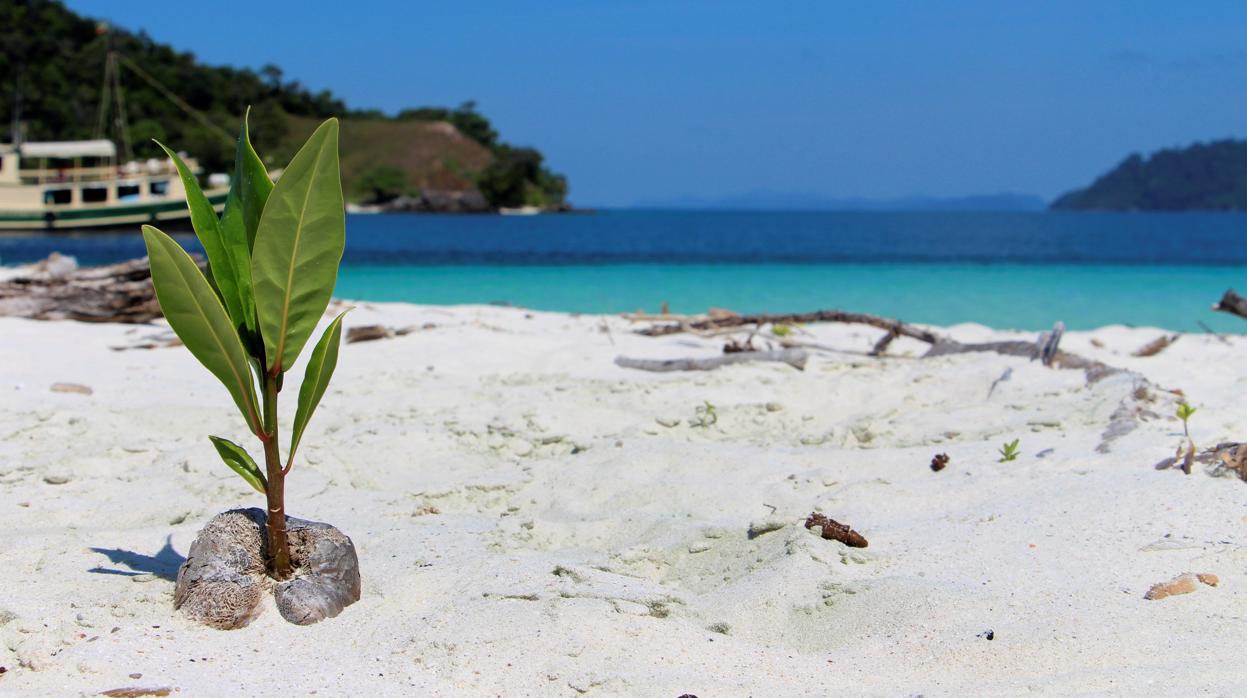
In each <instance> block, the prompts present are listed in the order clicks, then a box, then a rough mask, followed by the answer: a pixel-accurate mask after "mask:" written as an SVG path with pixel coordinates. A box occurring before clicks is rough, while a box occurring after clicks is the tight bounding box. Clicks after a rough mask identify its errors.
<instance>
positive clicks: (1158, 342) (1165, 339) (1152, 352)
mask: <svg viewBox="0 0 1247 698" xmlns="http://www.w3.org/2000/svg"><path fill="white" fill-rule="evenodd" d="M1181 336H1182V335H1180V334H1162V335H1161V336H1159V337H1157V338H1156V339H1153V340H1152V341H1150V342H1148V343H1147V344H1144V345H1143V346H1141V347H1139V348H1138V349H1137V350H1135V352H1134V354H1132V355H1131V356H1139V357H1148V356H1156V355H1157V354H1159V353H1161V352H1162V351H1164V350H1165V349H1167V348H1168V347H1169V345H1170V344H1173V343H1174V342H1176V341H1178V338H1179V337H1181Z"/></svg>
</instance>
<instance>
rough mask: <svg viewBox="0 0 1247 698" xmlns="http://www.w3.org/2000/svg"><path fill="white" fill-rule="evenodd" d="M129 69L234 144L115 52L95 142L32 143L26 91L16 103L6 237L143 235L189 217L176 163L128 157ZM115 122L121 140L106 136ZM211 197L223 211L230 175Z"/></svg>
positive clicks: (2, 202) (4, 194) (3, 189)
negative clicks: (124, 76)
mask: <svg viewBox="0 0 1247 698" xmlns="http://www.w3.org/2000/svg"><path fill="white" fill-rule="evenodd" d="M122 65H126V66H129V67H130V69H131V70H133V71H134V72H135V73H136V74H137V75H138V76H139V77H141V78H143V79H144V80H146V81H148V82H149V83H150V84H152V85H153V86H154V87H156V88H157V89H158V90H159V91H160V92H162V93H164V94H165V95H166V96H168V97H169V98H170V100H171V101H173V103H174V104H176V105H178V106H179V107H180V108H182V109H183V110H184V111H186V112H187V114H188V116H191V117H195V118H199V119H201V120H203V122H204V123H205V124H207V125H209V126H212V128H213V129H215V130H217V131H218V132H219V133H220V134H221V137H222V138H223V139H225V141H226V142H232V140H233V139H232V137H231V136H230V134H228V133H226V132H225V131H223V130H221V129H220V127H219V126H215V125H213V124H212V122H210V121H207V120H206V119H205V118H204V117H203V115H201V114H198V113H195V112H193V110H192V109H191V108H190V107H189V106H188V105H186V104H185V103H184V102H181V101H179V100H178V99H177V98H176V97H174V96H173V93H172V92H170V91H169V90H168V89H167V88H165V87H164V86H163V85H161V84H160V83H158V82H156V81H155V79H154V78H152V77H151V76H150V75H148V74H147V72H146V71H144V70H143V69H142V68H140V67H139V66H138V65H137V64H135V63H134V62H133V61H131V60H130V59H128V58H126V57H125V56H122V55H121V54H119V53H117V52H116V51H113V50H111V47H110V50H109V51H108V53H107V55H106V59H105V62H104V85H103V99H102V100H101V102H100V111H99V115H98V120H97V126H96V135H95V138H94V139H93V140H84V141H53V142H42V143H40V142H25V141H24V139H23V138H22V137H21V129H20V126H19V125H20V123H21V109H20V105H21V99H20V96H21V95H20V93H19V94H18V95H17V98H16V99H14V115H13V124H14V128H13V135H12V142H11V143H9V144H7V145H6V144H0V231H40V230H46V231H57V230H82V229H100V228H128V229H130V230H134V231H135V232H137V230H138V225H139V224H141V223H157V222H160V223H163V224H165V225H166V227H169V226H170V225H171V224H172V227H178V226H177V222H181V221H185V220H187V219H188V218H190V212H189V211H188V210H187V208H186V189H185V188H184V187H183V186H182V179H181V177H179V176H178V172H177V169H176V168H175V167H174V165H173V161H172V160H170V159H168V158H159V159H155V158H153V159H150V160H141V161H140V160H130V159H129V155H128V154H129V153H130V152H132V151H131V149H130V136H129V126H128V124H127V122H128V117H127V115H126V110H125V100H124V99H123V97H122V86H121V66H122ZM18 84H19V85H20V84H21V82H20V80H19V81H18ZM110 123H111V124H113V125H114V126H115V127H116V130H117V133H116V135H117V138H116V139H108V138H105V136H106V135H107V133H106V125H107V124H110ZM118 142H120V143H121V144H123V146H124V150H123V152H125V153H127V156H126V157H125V158H121V159H119V158H118V157H117V143H118ZM181 157H182V159H183V160H184V161H185V162H186V166H187V167H188V168H189V169H190V170H191V171H192V172H194V173H195V174H196V175H198V174H199V173H200V167H199V163H198V162H197V161H196V160H195V159H194V158H190V157H187V156H185V155H181ZM120 160H125V161H124V162H122V161H120ZM204 195H205V196H207V197H208V201H209V203H211V204H212V207H213V208H214V209H215V210H216V211H217V212H218V213H220V212H221V210H222V209H223V208H224V207H225V199H226V197H227V196H228V195H229V177H228V175H212V176H211V177H209V178H208V188H207V189H206V190H205V191H204Z"/></svg>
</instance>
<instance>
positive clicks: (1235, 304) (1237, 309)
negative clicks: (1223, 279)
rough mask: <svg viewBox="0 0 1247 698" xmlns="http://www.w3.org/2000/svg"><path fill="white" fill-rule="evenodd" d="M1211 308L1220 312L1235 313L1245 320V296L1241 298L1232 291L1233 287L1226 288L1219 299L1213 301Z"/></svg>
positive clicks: (1246, 312) (1246, 303)
mask: <svg viewBox="0 0 1247 698" xmlns="http://www.w3.org/2000/svg"><path fill="white" fill-rule="evenodd" d="M1212 309H1213V310H1216V311H1218V312H1222V313H1229V314H1231V315H1237V316H1239V317H1241V318H1243V319H1244V320H1247V298H1243V297H1242V296H1240V295H1238V294H1237V293H1235V292H1234V289H1232V288H1231V289H1228V290H1226V292H1225V295H1223V296H1221V300H1219V301H1217V302H1216V303H1213V305H1212Z"/></svg>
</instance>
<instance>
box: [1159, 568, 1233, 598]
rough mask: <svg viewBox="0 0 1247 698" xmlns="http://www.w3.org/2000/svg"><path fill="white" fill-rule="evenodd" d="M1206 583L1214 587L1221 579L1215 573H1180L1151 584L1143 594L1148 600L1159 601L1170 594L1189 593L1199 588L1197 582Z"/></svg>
mask: <svg viewBox="0 0 1247 698" xmlns="http://www.w3.org/2000/svg"><path fill="white" fill-rule="evenodd" d="M1200 583H1203V584H1207V585H1208V586H1210V587H1215V586H1217V585H1218V584H1220V583H1221V579H1220V578H1218V577H1217V575H1215V574H1191V573H1189V572H1188V573H1186V574H1180V575H1178V576H1176V577H1174V578H1173V579H1170V580H1169V581H1167V582H1159V583H1157V584H1153V585H1152V588H1151V589H1148V590H1147V593H1146V594H1144V595H1143V598H1145V599H1147V600H1148V601H1159V600H1161V599H1164V598H1168V597H1170V596H1178V595H1180V594H1189V593H1191V592H1193V591H1195V590H1196V589H1198V588H1199V584H1200Z"/></svg>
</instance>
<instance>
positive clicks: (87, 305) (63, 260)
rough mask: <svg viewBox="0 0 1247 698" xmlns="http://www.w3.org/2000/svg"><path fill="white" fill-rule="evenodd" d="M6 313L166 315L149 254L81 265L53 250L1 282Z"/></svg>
mask: <svg viewBox="0 0 1247 698" xmlns="http://www.w3.org/2000/svg"><path fill="white" fill-rule="evenodd" d="M0 316H13V317H25V318H32V319H35V320H81V321H84V322H129V323H142V322H150V321H152V320H154V319H156V318H158V317H160V316H161V314H160V304H158V303H157V302H156V293H155V291H154V290H153V289H152V280H151V267H149V266H148V264H147V258H146V257H144V258H143V259H133V260H130V261H128V262H119V263H117V264H109V265H106V266H102V267H83V268H79V267H78V264H77V262H75V261H74V259H73V258H72V257H66V256H63V255H59V254H56V253H53V254H52V255H51V256H49V257H48V258H47V259H46V260H43V261H42V262H38V263H36V264H31V265H28V266H26V267H23V268H21V269H19V270H17V271H16V273H15V274H14V275H12V276H10V277H9V278H8V279H6V280H4V281H0Z"/></svg>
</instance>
